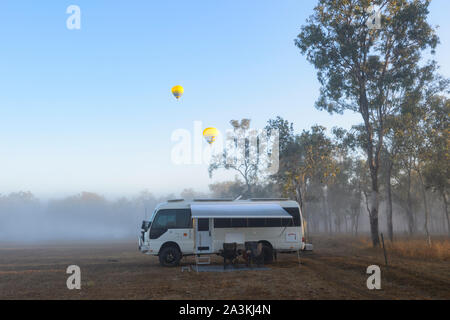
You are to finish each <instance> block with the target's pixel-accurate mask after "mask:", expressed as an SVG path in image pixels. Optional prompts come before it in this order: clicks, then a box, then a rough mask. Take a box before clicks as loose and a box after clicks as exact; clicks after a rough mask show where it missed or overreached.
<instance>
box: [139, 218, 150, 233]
mask: <svg viewBox="0 0 450 320" xmlns="http://www.w3.org/2000/svg"><path fill="white" fill-rule="evenodd" d="M150 225H151V222H150V221H145V220H144V221H142V226H141V229H142V230H144V231H145V232H147V231H148V229H150Z"/></svg>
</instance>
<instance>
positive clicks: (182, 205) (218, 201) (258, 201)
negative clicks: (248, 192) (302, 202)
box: [155, 199, 299, 211]
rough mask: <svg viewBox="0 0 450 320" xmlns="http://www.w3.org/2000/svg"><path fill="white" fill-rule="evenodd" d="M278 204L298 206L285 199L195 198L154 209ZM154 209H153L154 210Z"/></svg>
mask: <svg viewBox="0 0 450 320" xmlns="http://www.w3.org/2000/svg"><path fill="white" fill-rule="evenodd" d="M270 203H272V204H278V205H280V206H281V207H283V208H299V205H298V203H297V202H295V201H292V200H287V199H250V200H236V201H233V200H228V199H197V200H183V199H178V200H169V201H168V202H164V203H161V204H159V205H158V206H157V207H156V210H161V209H191V206H192V205H218V204H220V205H224V206H226V205H236V204H252V205H258V204H270ZM156 210H155V211H156Z"/></svg>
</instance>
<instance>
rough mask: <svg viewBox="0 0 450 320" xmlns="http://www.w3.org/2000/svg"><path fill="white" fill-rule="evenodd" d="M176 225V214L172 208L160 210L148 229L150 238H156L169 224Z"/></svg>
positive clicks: (164, 231)
mask: <svg viewBox="0 0 450 320" xmlns="http://www.w3.org/2000/svg"><path fill="white" fill-rule="evenodd" d="M172 225H173V226H175V225H176V214H175V211H173V210H160V211H159V212H158V213H157V214H156V217H155V221H154V222H153V223H152V226H151V229H150V239H158V238H159V237H161V236H162V235H163V234H164V233H166V231H167V230H168V228H169V226H170V227H172Z"/></svg>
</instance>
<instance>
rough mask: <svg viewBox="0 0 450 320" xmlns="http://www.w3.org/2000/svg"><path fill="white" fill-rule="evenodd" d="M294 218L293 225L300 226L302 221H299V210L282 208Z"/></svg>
mask: <svg viewBox="0 0 450 320" xmlns="http://www.w3.org/2000/svg"><path fill="white" fill-rule="evenodd" d="M283 209H284V210H286V211H287V213H289V214H290V215H291V216H292V217H293V218H294V226H296V227H301V226H302V222H301V221H300V210H299V209H298V208H283Z"/></svg>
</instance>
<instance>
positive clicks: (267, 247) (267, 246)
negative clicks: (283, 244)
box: [258, 240, 275, 264]
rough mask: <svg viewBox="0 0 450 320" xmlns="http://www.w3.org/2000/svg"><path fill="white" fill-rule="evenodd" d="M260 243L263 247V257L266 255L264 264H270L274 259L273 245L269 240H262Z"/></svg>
mask: <svg viewBox="0 0 450 320" xmlns="http://www.w3.org/2000/svg"><path fill="white" fill-rule="evenodd" d="M258 243H262V245H263V248H262V249H263V255H264V263H265V264H270V263H272V262H273V259H274V252H275V251H274V249H273V246H272V244H271V243H270V242H269V241H267V240H260V241H258Z"/></svg>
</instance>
